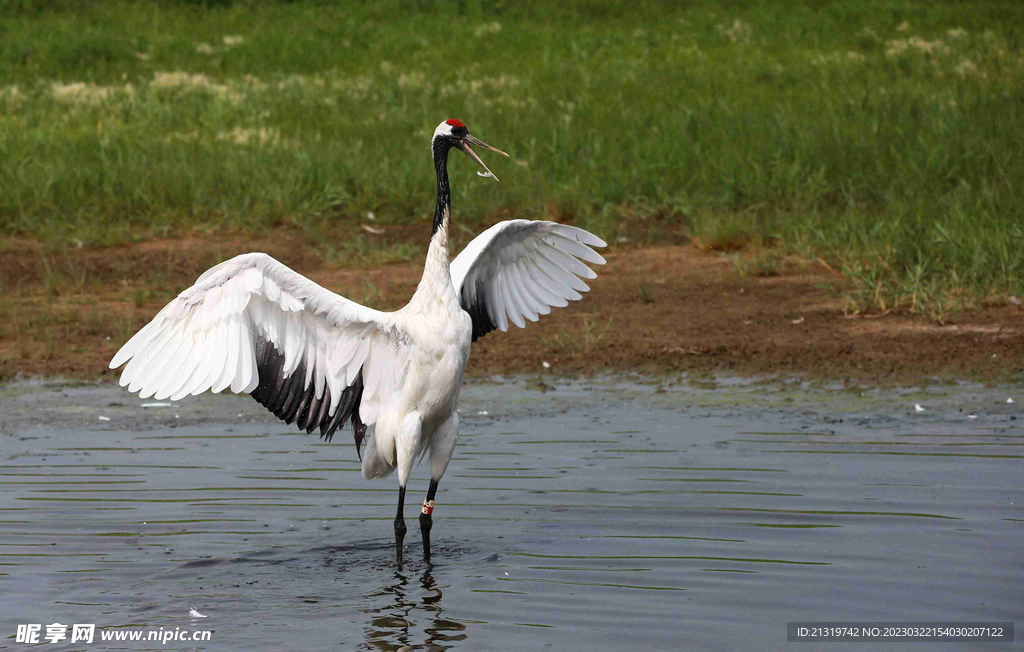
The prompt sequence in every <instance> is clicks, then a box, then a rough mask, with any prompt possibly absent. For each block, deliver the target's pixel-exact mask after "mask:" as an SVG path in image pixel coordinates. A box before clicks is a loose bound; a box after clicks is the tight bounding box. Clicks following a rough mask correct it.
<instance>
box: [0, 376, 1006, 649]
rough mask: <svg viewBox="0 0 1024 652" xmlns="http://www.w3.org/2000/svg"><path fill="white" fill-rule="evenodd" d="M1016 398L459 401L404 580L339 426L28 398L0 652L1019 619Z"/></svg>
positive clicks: (456, 644)
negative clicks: (193, 635) (98, 636)
mask: <svg viewBox="0 0 1024 652" xmlns="http://www.w3.org/2000/svg"><path fill="white" fill-rule="evenodd" d="M510 388H511V389H510ZM1007 391H1008V390H1006V389H999V388H996V389H982V388H977V387H968V386H955V387H947V388H943V389H941V390H940V391H938V392H934V391H933V392H932V393H929V392H926V391H924V390H905V391H902V392H878V391H875V392H860V393H857V392H852V393H851V392H848V391H844V390H836V389H835V388H832V389H831V390H830V389H828V388H825V389H815V390H807V389H806V388H805V387H804V388H800V387H798V388H796V390H793V389H792V388H787V387H783V386H779V385H765V384H758V383H752V382H750V381H732V382H721V381H720V382H718V383H712V384H710V385H709V384H708V383H706V382H705V383H698V384H696V385H694V384H690V385H686V384H685V383H684V384H680V385H675V386H674V385H672V384H666V383H664V382H661V381H651V382H650V383H648V384H643V381H641V382H640V383H638V382H636V381H635V380H632V381H624V380H609V379H604V380H602V381H600V382H596V383H592V384H590V385H584V384H579V383H559V382H556V381H552V380H546V381H544V382H538V381H524V380H518V381H515V382H511V383H508V384H507V385H506V384H504V383H500V382H495V383H482V384H478V385H476V386H470V387H468V388H467V390H466V391H465V393H464V396H463V401H462V410H463V412H462V419H463V428H462V437H461V440H460V443H459V446H458V448H457V450H456V454H455V457H454V459H453V461H452V463H451V465H450V466H449V469H448V472H447V474H446V475H445V477H444V479H443V481H442V482H441V485H440V491H439V493H438V496H437V508H436V510H435V513H434V529H433V533H432V539H433V543H434V553H433V564H432V565H427V564H424V563H423V561H422V551H421V549H420V538H419V528H418V523H417V521H416V515H417V514H418V505H419V502H420V500H421V499H422V495H423V493H424V492H425V490H426V484H427V483H426V476H427V469H426V466H422V467H420V468H419V469H417V470H416V472H414V481H412V482H411V483H410V488H409V496H408V499H407V503H408V504H407V506H406V520H407V524H408V526H409V534H408V535H407V536H406V546H407V550H406V557H407V563H406V565H405V568H404V569H403V570H401V571H398V570H396V568H395V566H394V543H393V534H392V532H393V530H392V523H391V521H392V519H393V517H394V505H395V501H396V494H397V492H396V487H395V482H394V479H389V480H386V481H378V482H375V483H368V482H365V481H363V480H362V478H361V476H360V474H359V471H358V469H359V464H358V461H357V460H356V456H355V451H354V448H353V446H352V445H351V441H350V439H349V437H350V433H349V431H347V430H346V431H345V433H343V434H342V435H340V436H339V437H337V438H336V439H335V442H334V443H332V444H325V443H323V442H321V441H319V440H317V439H316V438H315V437H313V436H307V435H300V434H296V433H293V432H290V430H289V428H288V427H286V426H283V425H280V424H277V423H274V422H273V421H271V420H270V419H271V418H272V417H269V416H264V414H263V413H262V412H261V411H260V410H259V406H257V405H255V404H254V403H253V402H252V401H250V400H248V399H245V398H238V397H205V398H201V399H199V400H195V401H192V402H185V403H182V404H181V405H175V406H172V407H158V408H145V409H143V408H140V407H139V404H140V403H142V401H139V400H137V399H135V398H134V397H132V396H130V395H128V394H126V393H122V392H121V391H120V390H118V389H116V388H109V387H107V388H100V389H89V388H85V389H81V388H79V389H76V388H56V389H54V388H48V387H38V388H33V387H24V386H23V387H20V388H16V390H9V391H8V392H7V393H6V395H5V396H4V397H0V409H3V410H4V413H5V414H7V415H8V416H9V418H8V423H7V424H6V425H4V430H5V432H4V434H3V436H0V485H2V487H0V527H2V529H0V602H2V603H3V605H2V606H3V610H2V615H0V623H2V629H0V648H3V647H4V645H7V646H9V647H10V648H12V649H22V648H23V646H22V645H21V644H16V643H14V639H13V635H14V631H15V626H16V624H18V623H42V624H43V625H44V630H45V625H46V624H48V623H53V622H60V623H65V624H67V623H96V624H97V626H98V627H101V628H103V627H106V628H110V629H113V628H129V629H132V628H151V629H158V628H161V627H163V628H164V629H165V630H166V629H174V628H176V627H178V628H182V629H188V630H195V629H211V630H213V634H212V640H211V641H210V642H208V643H198V644H195V643H184V642H171V643H168V644H167V645H164V646H161V645H160V644H159V643H149V644H148V645H149V647H148V648H147V647H146V645H147V644H143V643H99V642H95V643H94V644H93V645H90V646H88V649H90V650H91V649H106V648H118V647H119V648H123V649H133V650H138V649H184V648H188V649H210V650H219V649H263V648H275V649H276V648H277V647H281V646H283V647H285V648H286V649H291V648H294V647H299V646H301V647H302V648H303V649H311V650H315V649H337V648H339V647H340V648H342V649H352V648H355V649H381V650H397V649H399V648H401V647H403V646H411V648H410V649H425V650H443V649H449V648H451V649H460V650H461V649H471V650H475V649H481V650H487V649H533V648H539V647H544V646H549V645H553V646H557V647H560V648H568V649H676V648H679V647H684V646H685V647H689V648H693V649H710V650H732V649H782V648H784V647H787V643H786V622H787V621H797V620H800V621H808V620H831V621H855V620H864V621H894V620H900V621H936V620H956V621H971V620H976V621H1012V620H1013V619H1014V618H1015V617H1017V616H1019V614H1020V608H1021V606H1022V605H1024V564H1022V563H1021V549H1022V546H1021V541H1022V540H1024V537H1022V535H1024V510H1022V508H1021V506H1022V505H1024V483H1022V477H1024V475H1022V473H1021V471H1022V466H1024V429H1022V428H1021V427H1020V425H1019V424H1021V423H1024V421H1017V420H1016V416H1017V414H1018V413H1019V410H1018V409H1017V407H1016V404H1013V405H1010V404H1005V396H1006V393H1007ZM794 392H795V393H794ZM794 396H795V397H796V399H795V400H794ZM48 397H49V398H48ZM1021 398H1022V400H1024V397H1021ZM915 401H923V402H925V403H926V405H927V410H926V412H924V413H915V411H914V410H913V404H914V402H915ZM112 403H113V404H112ZM961 409H963V412H961V411H960V410H961ZM484 411H486V412H487V414H481V412H484ZM969 414H974V415H975V416H976V417H977V418H974V419H970V418H968V415H969ZM100 416H106V417H107V418H109V419H110V421H100V420H99V417H100ZM191 607H194V608H195V609H197V610H198V611H199V612H201V613H202V614H205V615H207V616H208V618H206V619H195V618H191V617H190V616H189V609H190V608H191ZM64 644H65V647H64V648H63V649H76V648H75V647H74V646H71V645H70V644H68V643H67V642H66V641H65V642H64ZM903 645H904V646H909V645H910V644H903ZM1006 645H1007V644H997V645H996V646H997V647H1000V646H1001V647H1006ZM832 647H835V645H834V644H833V646H830V649H831V648H832ZM839 647H843V646H842V645H839ZM848 647H850V649H867V648H864V647H857V646H852V645H851V646H848ZM927 647H928V649H972V648H971V647H970V646H969V645H967V644H963V643H958V644H948V645H946V646H943V645H938V644H928V645H927ZM992 647H993V644H977V645H976V646H975V648H974V649H981V648H984V649H991V648H992ZM875 648H877V646H875ZM80 649H85V648H80ZM808 649H811V648H810V647H808ZM889 649H894V647H893V646H890V648H889Z"/></svg>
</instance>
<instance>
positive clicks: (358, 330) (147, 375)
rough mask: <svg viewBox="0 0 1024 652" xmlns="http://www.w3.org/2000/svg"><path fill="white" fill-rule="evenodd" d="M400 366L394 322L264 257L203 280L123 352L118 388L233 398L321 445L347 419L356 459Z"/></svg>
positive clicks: (401, 344) (225, 266)
mask: <svg viewBox="0 0 1024 652" xmlns="http://www.w3.org/2000/svg"><path fill="white" fill-rule="evenodd" d="M407 361H408V337H407V335H406V331H405V329H404V327H403V324H402V318H401V317H400V316H399V315H397V314H395V313H387V312H380V311H378V310H372V309H370V308H367V307H365V306H362V305H359V304H358V303H355V302H353V301H349V300H348V299H345V298H344V297H342V296H339V295H337V294H335V293H333V292H330V291H329V290H326V289H324V288H323V287H321V286H319V285H317V284H316V283H314V282H313V281H310V280H309V279H307V278H306V277H304V276H302V275H301V274H298V273H296V272H294V271H292V270H291V269H289V268H288V267H286V266H285V265H282V264H281V263H279V262H278V261H276V260H274V259H273V258H271V257H270V256H268V255H266V254H262V253H251V254H243V255H241V256H237V257H235V258H232V259H231V260H228V261H225V262H223V263H221V264H219V265H217V266H216V267H213V268H211V269H209V270H207V271H206V272H205V273H204V274H203V275H202V276H200V277H199V279H198V280H197V281H196V283H195V285H193V286H192V287H190V288H189V289H187V290H185V291H184V292H182V293H181V294H179V295H178V296H177V298H175V299H174V300H173V301H171V302H170V303H169V304H167V305H166V306H165V307H164V308H163V309H162V310H161V311H160V312H159V313H158V314H157V315H156V317H154V318H153V320H152V321H151V322H149V324H147V325H146V326H144V327H143V328H142V330H140V331H139V332H138V333H136V334H135V336H134V337H132V338H131V339H130V340H128V342H127V343H126V344H125V345H124V346H123V347H121V350H120V351H118V352H117V355H115V356H114V358H113V360H111V362H110V367H111V369H114V368H117V367H119V366H121V365H122V364H124V363H126V362H127V363H128V364H127V365H126V366H125V368H124V371H123V372H122V373H121V381H120V382H121V385H122V386H125V385H126V386H127V387H128V390H129V391H131V392H139V396H140V397H141V398H149V397H151V396H152V397H155V398H157V399H171V400H178V399H180V398H183V397H185V396H187V395H189V394H192V395H195V394H201V393H202V392H205V391H207V390H211V391H213V392H214V393H217V392H221V391H223V390H225V389H228V388H230V389H231V391H232V392H236V393H249V394H251V395H252V397H253V398H254V399H256V400H257V401H259V402H260V403H261V404H263V405H265V406H266V407H267V408H268V409H269V410H270V411H271V412H273V413H274V414H275V415H276V416H277V417H278V418H280V419H282V420H284V421H285V422H286V423H289V424H290V423H297V424H298V426H299V428H301V429H303V430H305V431H306V432H312V431H313V429H314V428H319V429H320V433H321V436H323V437H325V438H326V439H328V440H330V438H331V436H333V434H334V431H335V430H337V429H338V428H339V427H341V426H343V425H344V424H345V421H346V420H348V419H349V418H351V419H352V422H353V428H354V430H355V439H356V450H357V452H358V450H359V445H360V443H361V441H362V439H363V436H364V434H365V431H366V426H368V425H370V424H372V423H374V422H375V421H376V420H377V415H378V414H379V413H380V409H381V406H382V405H386V404H388V402H389V401H391V400H393V399H397V395H398V392H399V391H400V387H401V382H402V379H403V378H404V376H405V371H406V368H407Z"/></svg>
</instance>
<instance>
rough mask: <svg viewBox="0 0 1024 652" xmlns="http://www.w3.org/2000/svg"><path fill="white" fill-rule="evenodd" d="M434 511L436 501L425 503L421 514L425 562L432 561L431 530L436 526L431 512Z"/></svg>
mask: <svg viewBox="0 0 1024 652" xmlns="http://www.w3.org/2000/svg"><path fill="white" fill-rule="evenodd" d="M428 509H429V510H431V511H433V509H434V501H432V500H431V501H428V502H425V503H423V510H424V511H423V512H421V513H420V532H421V533H422V534H423V561H430V528H431V526H432V525H433V524H434V519H433V518H431V516H430V512H429V511H426V510H428Z"/></svg>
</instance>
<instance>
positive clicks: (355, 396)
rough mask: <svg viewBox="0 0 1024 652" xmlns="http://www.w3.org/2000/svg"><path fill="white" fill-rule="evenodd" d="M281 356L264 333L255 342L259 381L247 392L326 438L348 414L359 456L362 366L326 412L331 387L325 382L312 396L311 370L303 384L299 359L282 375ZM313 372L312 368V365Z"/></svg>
mask: <svg viewBox="0 0 1024 652" xmlns="http://www.w3.org/2000/svg"><path fill="white" fill-rule="evenodd" d="M284 362H285V359H284V356H283V355H281V353H280V352H279V351H278V350H277V347H276V346H274V343H273V342H271V341H270V340H268V339H267V338H265V337H260V338H258V339H257V342H256V369H257V371H258V373H259V383H258V384H257V386H256V389H255V390H253V391H252V393H251V394H249V395H250V396H252V398H253V399H255V400H256V402H257V403H259V404H260V405H262V406H264V407H265V408H267V409H268V410H270V411H271V412H272V413H273V414H274V416H276V417H277V418H279V419H281V420H282V421H284V422H285V423H287V424H289V425H290V424H293V423H294V424H296V425H297V426H298V428H299V430H305V431H306V433H307V434H310V433H312V432H313V431H314V430H316V429H317V428H319V429H320V438H321V439H323V440H324V441H327V442H330V441H331V440H332V439H333V438H334V433H335V431H337V430H338V428H343V427H345V424H346V423H347V422H348V420H349V418H351V419H352V428H353V431H354V434H355V439H356V456H358V457H359V459H360V461H361V460H362V453H361V451H360V447H361V445H362V442H363V438H364V437H365V436H366V425H365V424H363V422H362V421H360V420H359V406H360V404H361V402H362V398H363V370H362V369H360V370H359V373H358V374H356V379H355V382H353V383H352V385H350V386H349V387H346V388H345V389H344V390H343V391H342V393H341V399H340V400H339V401H338V407H337V408H336V409H335V411H334V414H330V405H331V403H332V400H331V389H330V386H325V387H324V389H323V396H322V397H321V398H319V399H318V398H317V397H316V382H315V381H314V380H313V377H314V376H315V373H313V374H308V375H309V377H310V381H309V383H308V385H307V382H306V376H307V372H308V369H307V367H306V364H305V363H304V362H303V363H300V364H299V365H298V367H296V369H295V370H294V371H293V372H292V373H291V374H290V375H288V376H285V375H284ZM313 371H314V372H315V371H316V369H313Z"/></svg>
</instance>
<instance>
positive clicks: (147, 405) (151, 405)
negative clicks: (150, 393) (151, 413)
mask: <svg viewBox="0 0 1024 652" xmlns="http://www.w3.org/2000/svg"><path fill="white" fill-rule="evenodd" d="M139 407H144V408H155V407H174V403H166V402H164V401H155V402H152V403H143V404H142V405H140V406H139Z"/></svg>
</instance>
